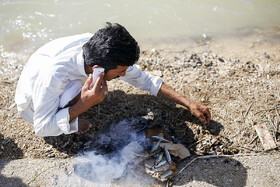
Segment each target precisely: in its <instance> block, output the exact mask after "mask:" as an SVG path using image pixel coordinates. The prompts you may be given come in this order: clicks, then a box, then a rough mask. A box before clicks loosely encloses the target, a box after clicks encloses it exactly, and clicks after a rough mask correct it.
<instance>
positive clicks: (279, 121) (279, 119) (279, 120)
mask: <svg viewBox="0 0 280 187" xmlns="http://www.w3.org/2000/svg"><path fill="white" fill-rule="evenodd" d="M275 111H276V114H277V116H278V125H276V132H277V131H278V126H279V125H280V115H279V112H278V110H277V107H275Z"/></svg>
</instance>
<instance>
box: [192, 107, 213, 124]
mask: <svg viewBox="0 0 280 187" xmlns="http://www.w3.org/2000/svg"><path fill="white" fill-rule="evenodd" d="M189 109H190V111H191V112H192V113H193V114H194V115H195V116H196V117H197V118H198V119H199V120H200V121H201V122H202V123H203V124H207V123H209V122H210V119H211V114H210V111H209V109H208V107H207V106H204V105H201V104H198V103H195V102H192V103H191V104H190V106H189Z"/></svg>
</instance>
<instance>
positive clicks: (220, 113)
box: [0, 28, 280, 186]
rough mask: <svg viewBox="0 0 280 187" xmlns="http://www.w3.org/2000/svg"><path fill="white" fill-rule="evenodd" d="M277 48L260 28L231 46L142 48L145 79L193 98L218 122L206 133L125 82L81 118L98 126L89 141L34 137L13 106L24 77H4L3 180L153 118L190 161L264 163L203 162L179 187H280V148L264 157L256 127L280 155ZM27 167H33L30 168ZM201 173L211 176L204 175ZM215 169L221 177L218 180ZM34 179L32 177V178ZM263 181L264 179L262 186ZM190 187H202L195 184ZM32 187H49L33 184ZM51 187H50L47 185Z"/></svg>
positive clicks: (203, 41) (275, 36)
mask: <svg viewBox="0 0 280 187" xmlns="http://www.w3.org/2000/svg"><path fill="white" fill-rule="evenodd" d="M236 37H237V38H238V39H236ZM279 40H280V29H279V28H276V29H273V30H266V31H265V32H264V31H263V30H261V29H258V28H255V29H253V30H241V31H240V32H239V35H237V36H235V38H232V39H231V38H228V39H219V38H210V37H209V38H194V39H193V41H194V42H189V43H187V42H186V43H184V42H180V43H179V44H178V45H171V46H170V45H166V44H162V43H160V44H158V45H155V46H144V47H143V46H142V48H141V49H142V53H141V58H140V60H139V62H138V65H140V66H141V68H142V69H143V70H145V71H149V72H151V73H153V74H156V75H158V76H161V77H162V78H163V80H164V82H165V83H167V84H169V85H170V86H172V87H173V88H174V89H175V90H176V91H178V92H180V93H181V94H183V95H185V96H186V97H187V98H190V99H191V100H194V101H196V102H199V103H202V104H205V105H207V106H208V107H209V108H210V110H211V115H212V121H211V122H210V124H208V125H202V124H201V123H200V122H199V121H198V120H197V119H196V118H195V117H194V116H193V115H192V114H191V113H190V112H189V111H188V110H187V109H185V108H183V107H181V106H179V105H175V104H173V103H171V102H169V101H165V100H163V99H161V98H156V97H154V96H152V95H150V94H147V93H146V92H144V91H141V90H138V89H137V88H134V87H133V86H131V85H129V84H127V83H125V82H122V81H120V80H113V81H110V82H109V83H108V86H109V91H110V93H109V94H108V95H107V98H106V99H105V100H104V101H103V102H102V103H100V104H99V105H97V106H94V107H92V108H91V109H90V110H89V111H87V112H86V113H84V114H83V115H82V116H81V117H82V118H85V119H88V120H89V121H91V123H92V124H94V127H93V128H92V129H91V130H90V131H89V132H87V133H85V134H84V135H74V134H73V135H61V136H59V137H48V138H40V137H36V136H35V134H34V132H33V127H32V125H31V124H29V123H27V122H25V121H23V120H22V119H21V118H20V117H19V116H18V114H17V111H16V106H15V105H14V92H15V88H16V84H17V80H18V78H19V73H14V74H11V73H4V74H2V75H1V77H0V80H1V84H0V90H1V91H0V108H1V111H0V121H1V122H2V125H1V126H0V158H1V163H0V164H1V167H0V170H1V175H3V176H1V175H0V179H1V178H2V179H3V178H6V179H5V180H8V179H9V177H12V175H10V176H8V175H7V173H8V174H9V173H10V174H11V173H16V172H17V171H14V169H12V168H10V169H8V168H9V163H10V164H11V165H13V164H12V163H13V162H16V163H17V164H16V166H15V167H16V168H22V169H23V168H25V166H26V167H31V169H30V171H31V170H32V166H30V164H31V165H34V166H35V165H36V163H39V160H40V159H46V160H44V163H49V162H63V163H65V162H67V161H68V160H69V159H70V160H71V158H72V157H73V156H74V155H76V154H77V153H78V152H79V150H80V149H81V148H82V147H83V145H84V144H85V143H86V142H88V141H89V140H92V138H93V136H94V133H95V132H98V131H100V130H102V129H103V128H104V127H105V126H106V124H108V123H111V122H112V121H116V120H121V119H126V118H128V117H137V116H144V115H147V113H148V112H152V113H153V114H154V121H153V124H154V125H155V126H163V127H165V128H167V129H169V130H170V131H172V133H174V134H176V137H177V138H178V139H179V140H180V142H181V143H182V144H184V145H185V146H186V147H188V148H189V150H190V152H191V154H192V155H213V154H214V155H215V154H221V155H228V154H231V155H232V154H248V153H251V154H252V153H253V154H259V155H263V156H252V157H247V156H245V157H238V158H235V157H234V159H232V158H230V159H229V161H228V160H227V159H225V158H218V159H210V160H207V161H206V162H207V163H210V164H209V165H207V164H204V162H205V160H198V161H196V164H192V165H191V166H190V167H189V168H188V170H187V171H188V172H184V173H183V174H182V175H181V176H178V177H177V178H176V181H175V182H174V185H178V186H184V185H187V186H199V185H206V184H207V185H214V186H279V176H278V177H276V175H274V174H275V172H274V174H272V173H273V170H271V168H275V170H274V171H276V168H277V167H276V166H278V167H279V159H278V158H279V151H278V148H277V149H276V150H272V151H264V149H263V146H262V144H261V142H260V140H259V138H258V136H257V134H256V131H255V128H254V126H253V124H262V125H264V126H265V127H266V128H267V129H268V130H269V132H270V133H271V135H272V137H273V139H274V141H275V142H276V145H277V147H279V142H280V136H279V132H280V130H279V129H280V128H279V126H280V116H279V113H280V89H279V88H280V79H279V78H280V42H279ZM213 140H215V141H219V144H218V146H212V145H211V142H212V141H213ZM210 147H211V148H210ZM264 154H265V155H264ZM9 159H12V160H9ZM13 159H20V160H13ZM38 159H39V160H38ZM61 159H62V160H61ZM63 159H65V160H63ZM208 161H209V162H208ZM268 161H269V162H268ZM26 162H27V163H29V164H27V165H25V164H26ZM231 162H234V163H235V164H237V165H238V167H236V168H239V169H240V170H241V173H240V172H238V171H236V170H235V169H236V168H235V166H234V164H233V166H232V165H231V164H229V166H228V165H227V164H228V163H231ZM262 162H264V163H262ZM19 163H20V164H19ZM217 163H218V165H219V166H218V167H216V165H217ZM221 163H223V164H221ZM271 164H272V165H273V164H274V166H273V167H272V166H271ZM47 165H48V164H47ZM4 166H5V167H4ZM208 166H209V167H208ZM36 167H37V166H36ZM200 167H202V168H204V169H203V171H204V170H206V171H207V172H203V173H201V170H200V169H199V168H200ZM213 167H216V170H215V168H213ZM258 167H261V168H262V170H259V169H258ZM1 168H2V169H1ZM211 168H212V169H213V170H214V171H215V172H213V173H212V172H211V171H212V169H211ZM221 168H223V170H220V169H221ZM52 171H54V169H53V168H52ZM221 171H224V172H221ZM34 172H35V169H34ZM34 172H33V173H32V172H31V173H30V175H32V176H33V174H35V173H34ZM36 172H38V170H36ZM190 172H191V173H190ZM250 172H252V173H250ZM242 173H243V174H244V175H242ZM224 174H225V175H224ZM227 174H228V175H237V174H238V176H239V175H240V176H239V177H241V178H242V177H243V179H242V180H241V181H240V180H239V178H238V176H237V178H238V180H236V178H235V179H234V181H228V180H225V178H224V177H223V176H227ZM262 174H264V177H265V178H266V179H264V180H262V181H260V182H258V179H260V178H261V176H262ZM30 175H29V178H30ZM246 175H247V179H246ZM18 176H19V175H18ZM212 177H213V180H212V179H211V178H212ZM250 177H251V178H250ZM7 178H8V179H7ZM29 178H28V179H29ZM186 178H187V179H186ZM2 179H1V180H2ZM255 179H256V181H255V183H254V180H255ZM15 180H19V181H20V180H21V181H22V185H23V186H24V185H27V182H26V181H27V180H26V179H23V178H20V177H19V178H16V179H15ZM36 180H37V179H36ZM46 180H47V179H46ZM50 180H51V179H50ZM248 180H249V181H250V182H248ZM39 181H40V182H42V180H39ZM192 181H199V182H196V183H195V184H191V183H192ZM211 181H212V182H211ZM246 181H247V182H246ZM0 184H1V183H0ZM4 184H6V183H4ZM33 184H39V185H40V184H42V185H43V184H45V183H36V181H35V183H33ZM46 184H51V183H49V182H47V181H46ZM228 184H229V185H228ZM232 184H234V185H232ZM238 184H239V185H238Z"/></svg>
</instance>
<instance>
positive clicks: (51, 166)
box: [27, 166, 55, 184]
mask: <svg viewBox="0 0 280 187" xmlns="http://www.w3.org/2000/svg"><path fill="white" fill-rule="evenodd" d="M53 167H55V166H50V167H48V168H47V169H44V170H43V171H41V172H40V173H38V174H37V175H35V176H34V177H33V178H32V179H31V180H30V181H29V182H28V183H27V184H30V183H31V182H33V181H34V180H35V179H36V178H37V177H38V176H39V175H41V174H42V173H43V172H45V171H47V170H49V169H51V168H53Z"/></svg>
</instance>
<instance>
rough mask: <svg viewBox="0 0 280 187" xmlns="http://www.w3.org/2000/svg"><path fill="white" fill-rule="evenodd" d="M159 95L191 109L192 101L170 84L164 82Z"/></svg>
mask: <svg viewBox="0 0 280 187" xmlns="http://www.w3.org/2000/svg"><path fill="white" fill-rule="evenodd" d="M157 96H158V97H162V98H165V99H168V100H170V101H173V102H175V103H177V104H180V105H182V106H185V107H187V108H188V109H189V107H190V105H191V103H192V101H191V100H189V99H187V98H185V97H184V96H183V95H181V94H179V93H178V92H176V91H175V90H174V89H173V88H171V87H170V86H168V85H167V84H165V83H162V85H161V88H160V90H159V92H158V94H157Z"/></svg>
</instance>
